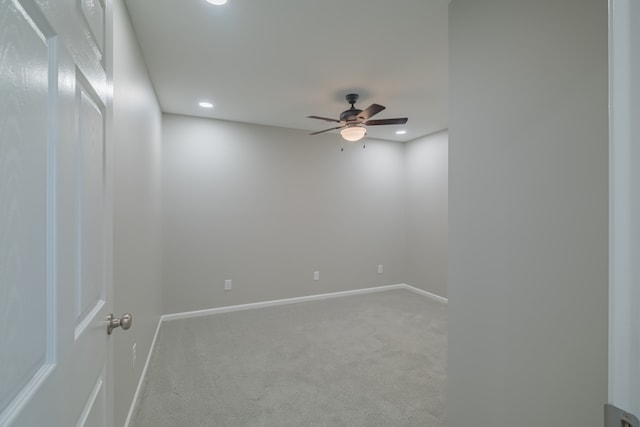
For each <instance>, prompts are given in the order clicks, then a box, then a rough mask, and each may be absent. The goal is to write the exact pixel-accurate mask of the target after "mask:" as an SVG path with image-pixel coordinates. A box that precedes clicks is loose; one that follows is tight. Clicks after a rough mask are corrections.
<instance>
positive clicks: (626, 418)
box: [604, 404, 640, 427]
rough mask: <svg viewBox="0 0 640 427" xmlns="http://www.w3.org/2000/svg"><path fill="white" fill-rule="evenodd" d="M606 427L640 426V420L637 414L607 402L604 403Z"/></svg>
mask: <svg viewBox="0 0 640 427" xmlns="http://www.w3.org/2000/svg"><path fill="white" fill-rule="evenodd" d="M604 427H640V422H639V421H638V417H636V416H635V415H633V414H630V413H628V412H626V411H623V410H622V409H620V408H616V407H615V406H613V405H610V404H606V405H604Z"/></svg>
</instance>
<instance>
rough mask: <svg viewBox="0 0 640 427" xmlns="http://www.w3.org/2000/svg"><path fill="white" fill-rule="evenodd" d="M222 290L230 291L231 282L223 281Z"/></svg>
mask: <svg viewBox="0 0 640 427" xmlns="http://www.w3.org/2000/svg"><path fill="white" fill-rule="evenodd" d="M224 290H225V291H230V290H231V280H229V279H227V280H225V281H224Z"/></svg>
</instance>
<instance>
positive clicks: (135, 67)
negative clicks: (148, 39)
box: [110, 0, 162, 426]
mask: <svg viewBox="0 0 640 427" xmlns="http://www.w3.org/2000/svg"><path fill="white" fill-rule="evenodd" d="M113 10H114V49H113V50H114V62H113V67H114V71H113V73H114V76H113V79H114V100H113V123H114V134H113V137H112V138H111V139H110V140H111V141H113V143H114V144H115V147H114V156H115V160H114V168H115V170H114V177H113V178H114V223H113V224H114V242H113V244H114V313H115V314H116V315H121V314H123V313H125V312H130V313H132V314H133V316H134V323H133V327H132V328H131V329H130V330H129V331H127V332H126V333H121V332H118V333H117V334H115V335H114V336H113V337H114V338H113V342H114V365H115V374H114V387H115V402H114V404H115V425H119V426H121V425H123V424H124V420H125V418H126V415H127V412H128V410H129V405H130V403H131V401H132V399H133V394H134V392H135V389H136V386H137V384H138V379H139V378H140V375H141V373H142V367H143V366H144V362H145V360H146V358H147V354H148V352H149V349H150V347H151V340H152V339H153V334H154V332H155V329H156V326H157V324H158V320H159V318H160V314H161V309H162V295H161V291H162V289H161V282H162V280H161V271H162V267H161V262H162V259H161V248H162V245H161V236H162V234H161V216H160V215H161V211H162V209H161V186H160V185H161V180H162V176H161V172H160V167H161V150H162V145H161V143H162V141H161V131H162V128H161V117H162V116H161V113H160V108H159V106H158V102H157V100H156V97H155V93H154V91H153V87H152V86H151V83H150V80H149V77H148V75H147V70H146V67H145V65H144V62H143V60H142V56H141V53H140V50H139V48H138V44H137V41H136V39H135V35H134V33H133V29H132V27H131V23H130V22H129V17H128V15H127V11H126V8H125V5H124V2H123V0H115V1H114V2H113ZM134 343H136V344H137V345H136V348H137V361H136V365H135V369H134V368H133V364H132V346H133V344H134Z"/></svg>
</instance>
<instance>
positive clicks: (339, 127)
mask: <svg viewBox="0 0 640 427" xmlns="http://www.w3.org/2000/svg"><path fill="white" fill-rule="evenodd" d="M345 126H346V125H342V126H336V127H334V128H329V129H325V130H320V131H318V132H313V133H310V134H309V135H317V134H319V133H324V132H329V131H330V130H335V129H342V128H343V127H345Z"/></svg>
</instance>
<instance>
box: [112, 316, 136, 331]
mask: <svg viewBox="0 0 640 427" xmlns="http://www.w3.org/2000/svg"><path fill="white" fill-rule="evenodd" d="M132 323H133V316H132V315H130V314H129V313H126V314H123V315H122V317H121V318H119V319H118V318H117V317H114V316H113V313H111V314H110V315H109V316H107V334H109V335H111V332H113V330H114V329H115V328H117V327H118V326H120V327H122V329H124V330H125V331H126V330H127V329H129V328H130V327H131V324H132Z"/></svg>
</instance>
